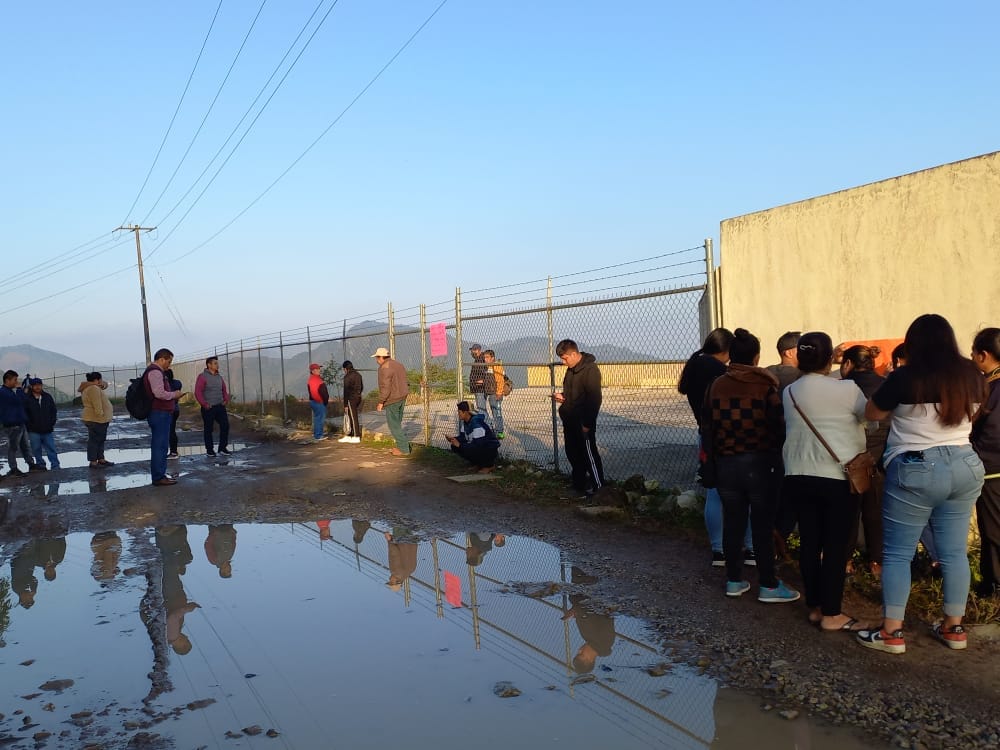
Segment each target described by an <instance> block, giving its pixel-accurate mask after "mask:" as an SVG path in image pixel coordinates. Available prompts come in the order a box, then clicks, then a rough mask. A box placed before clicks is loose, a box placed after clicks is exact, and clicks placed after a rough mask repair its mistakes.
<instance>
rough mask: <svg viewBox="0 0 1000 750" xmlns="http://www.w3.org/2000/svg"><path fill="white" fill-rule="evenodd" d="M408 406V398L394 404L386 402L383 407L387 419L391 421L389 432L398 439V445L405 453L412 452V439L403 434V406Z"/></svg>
mask: <svg viewBox="0 0 1000 750" xmlns="http://www.w3.org/2000/svg"><path fill="white" fill-rule="evenodd" d="M405 406H406V399H403V400H402V401H397V402H396V403H394V404H386V405H385V406H383V407H382V408H383V409H384V410H385V421H386V422H388V423H389V432H391V433H392V437H393V439H394V440H395V441H396V447H397V448H399V450H400V451H402V452H403V453H409V452H410V441H409V440H407V439H406V435H404V434H403V407H405Z"/></svg>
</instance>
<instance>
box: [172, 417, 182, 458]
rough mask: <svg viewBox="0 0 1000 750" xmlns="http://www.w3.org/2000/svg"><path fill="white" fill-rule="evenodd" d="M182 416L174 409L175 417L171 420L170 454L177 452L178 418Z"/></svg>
mask: <svg viewBox="0 0 1000 750" xmlns="http://www.w3.org/2000/svg"><path fill="white" fill-rule="evenodd" d="M180 415H181V413H180V411H179V410H177V409H174V417H173V419H171V420H170V452H171V453H176V452H177V418H178V417H179V416H180Z"/></svg>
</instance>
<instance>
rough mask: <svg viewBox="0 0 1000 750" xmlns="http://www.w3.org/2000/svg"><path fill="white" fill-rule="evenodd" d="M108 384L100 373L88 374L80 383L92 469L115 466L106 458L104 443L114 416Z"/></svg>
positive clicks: (88, 458) (82, 416)
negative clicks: (107, 390)
mask: <svg viewBox="0 0 1000 750" xmlns="http://www.w3.org/2000/svg"><path fill="white" fill-rule="evenodd" d="M107 387H108V384H107V383H105V382H104V378H103V377H101V373H99V372H88V373H87V379H86V380H85V381H84V382H82V383H80V388H79V391H80V401H82V402H83V413H82V414H81V415H80V418H81V419H82V420H83V423H84V424H85V425H86V426H87V460H88V461H89V462H90V467H91V468H97V467H98V466H114V464H113V463H111V461H108V460H106V459H105V458H104V443H105V442H107V439H108V425H109V424H111V418H112V417H113V416H114V407H113V406H112V405H111V399H109V398H108V394H107V393H106V392H105V390H106V389H107Z"/></svg>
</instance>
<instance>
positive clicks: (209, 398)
mask: <svg viewBox="0 0 1000 750" xmlns="http://www.w3.org/2000/svg"><path fill="white" fill-rule="evenodd" d="M194 397H195V399H196V400H197V401H198V403H199V404H200V405H201V421H202V422H203V423H204V425H205V453H206V454H207V455H209V456H214V455H215V450H214V449H213V440H212V438H213V434H212V433H213V432H214V431H215V423H216V422H218V423H219V453H223V454H225V455H227V456H228V455H229V448H228V445H229V414H228V413H227V412H226V404H228V403H229V390H228V389H227V388H226V381H225V380H223V379H222V376H221V375H220V374H219V358H218V357H209V358H208V359H206V360H205V370H204V372H202V373H201V374H200V375H199V376H198V379H197V380H196V381H195V383H194Z"/></svg>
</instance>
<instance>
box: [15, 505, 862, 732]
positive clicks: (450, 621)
mask: <svg viewBox="0 0 1000 750" xmlns="http://www.w3.org/2000/svg"><path fill="white" fill-rule="evenodd" d="M237 534H238V536H239V540H240V546H239V550H240V552H239V558H236V557H235V555H236V550H237V545H236V541H237ZM202 540H204V543H203V544H204V550H205V554H204V556H202V555H201V554H200V553H199V554H198V555H197V556H196V555H194V554H193V553H192V547H194V549H197V544H199V543H201V541H202ZM7 559H9V561H10V567H11V577H12V578H16V579H17V581H18V584H17V588H18V589H19V593H18V595H19V596H20V591H25V592H27V591H30V592H31V594H30V600H31V601H32V603H37V605H38V606H34V607H31V608H30V609H29V608H25V607H24V606H21V607H15V608H14V609H13V610H12V612H11V616H10V621H11V622H10V627H9V631H8V644H7V646H6V649H5V650H4V652H3V662H4V664H5V665H20V666H17V667H7V666H5V667H4V669H3V672H2V674H3V679H2V680H0V705H4V706H7V705H10V706H15V705H16V706H17V707H19V708H23V709H25V711H26V712H28V713H30V714H31V715H32V717H33V720H34V721H35V722H38V723H39V724H40V725H42V726H43V727H44V729H46V730H47V731H54V736H55V735H57V734H58V733H60V732H67V733H66V734H64V735H63V736H62V737H61V738H60V739H59V740H58V741H57V740H55V739H50V744H49V747H57V746H58V747H67V748H70V747H73V748H75V747H81V746H84V745H86V744H88V742H91V741H95V740H96V739H97V738H101V741H102V743H103V746H104V747H108V748H110V747H124V746H125V745H126V744H127V742H128V740H129V738H130V736H131V735H133V734H134V733H135V732H137V731H140V730H141V731H147V732H158V733H160V734H162V735H163V736H165V737H168V738H170V739H171V740H172V741H173V742H174V744H175V746H176V747H195V746H202V745H205V746H212V747H215V746H221V745H223V744H226V743H225V742H224V739H225V738H226V736H227V734H226V733H227V732H230V733H232V734H231V735H229V736H237V735H240V734H241V733H242V728H243V727H247V726H251V725H254V724H257V725H260V726H261V727H262V728H264V729H269V728H270V729H273V730H274V731H275V732H277V733H278V734H279V735H280V736H281V737H282V738H283V741H282V744H283V746H286V747H304V748H305V747H327V746H330V739H329V738H330V726H331V724H333V725H336V727H337V737H338V744H339V745H340V746H344V747H356V748H367V747H384V746H386V745H387V744H390V745H391V744H403V743H405V744H406V745H407V746H408V747H409V748H412V749H413V750H418V749H419V748H434V750H442V749H443V748H450V747H456V746H458V745H461V744H464V742H465V741H464V740H461V739H459V738H467V737H476V738H477V739H476V743H475V744H476V745H477V750H487V749H488V748H504V749H505V750H506V749H507V748H508V747H509V745H510V744H512V743H514V744H520V745H523V746H526V747H542V746H545V747H547V746H550V745H552V744H556V743H561V744H565V743H570V744H572V745H575V746H579V747H616V748H626V749H627V748H649V747H669V748H706V747H709V746H711V745H712V744H713V738H715V737H716V736H717V735H718V734H719V733H720V731H721V730H722V728H723V727H726V728H728V730H727V731H732V729H733V728H736V731H735V732H733V733H734V734H736V735H737V736H738V738H739V739H740V741H741V742H742V743H743V744H742V745H741V747H745V746H747V745H748V744H749V745H750V746H753V745H754V744H755V742H756V738H758V737H760V736H769V737H770V740H769V744H771V745H772V746H773V747H776V748H781V747H788V748H790V747H792V746H793V745H792V743H793V741H794V740H793V736H792V735H793V731H799V732H805V733H806V735H808V737H807V739H808V740H809V741H810V742H811V744H812V747H813V748H817V749H818V748H823V747H831V748H832V747H833V746H834V742H832V741H831V742H829V743H824V742H823V741H822V740H823V739H824V737H823V736H822V734H821V733H817V732H816V731H814V730H813V729H812V728H810V726H809V725H808V723H806V722H805V720H804V719H800V720H797V721H796V722H784V721H782V720H773V719H771V718H770V717H769V716H766V715H761V714H760V712H759V710H758V709H757V707H756V702H754V701H750V702H749V705H742V704H740V706H739V707H735V708H734V707H733V705H732V702H731V701H730V702H727V701H721V700H718V699H717V698H718V695H717V694H718V689H717V685H716V683H715V682H714V681H713V680H711V679H710V678H709V677H707V676H705V675H702V674H700V673H699V672H698V671H697V670H694V669H691V668H689V667H686V666H685V665H683V664H674V663H670V661H669V659H668V658H667V656H665V654H664V653H663V652H662V651H661V650H660V649H659V648H658V647H657V646H655V645H653V643H651V639H650V638H649V637H648V636H649V634H648V632H647V630H646V626H645V625H644V624H643V623H642V622H640V621H638V620H635V619H633V618H630V617H627V616H625V615H622V614H620V613H617V612H609V611H605V610H604V609H602V608H601V607H599V606H598V605H597V604H596V598H595V597H594V595H593V592H592V586H593V584H594V583H596V579H595V578H594V577H593V576H589V575H587V574H586V572H585V571H583V570H581V569H580V568H579V567H575V566H573V564H572V561H571V560H569V559H568V558H567V557H566V556H565V555H564V554H563V553H561V552H560V551H559V550H558V549H556V548H555V547H552V546H550V545H548V544H544V543H541V542H538V541H535V540H533V539H529V538H526V537H517V536H504V535H503V534H501V533H496V532H488V533H487V532H469V533H460V534H454V535H452V536H449V537H446V538H444V537H443V538H431V539H426V538H420V537H419V536H417V535H416V534H415V533H414V530H413V529H411V528H407V527H405V526H403V525H395V526H391V525H388V524H384V523H381V522H379V521H372V520H368V519H354V520H349V519H343V520H319V521H314V522H309V523H302V524H294V525H282V526H267V525H241V526H239V527H234V526H232V525H228V524H222V525H214V526H208V527H205V526H187V527H186V526H179V525H176V526H161V527H158V528H156V529H147V530H143V529H136V530H131V531H129V532H127V533H125V534H124V535H122V534H120V533H118V532H114V531H107V532H103V533H99V534H95V535H93V536H91V535H89V534H72V535H69V536H66V537H60V536H59V535H58V534H55V533H54V534H50V535H49V536H48V537H46V538H45V539H38V540H31V541H29V542H28V543H27V544H23V543H22V544H21V545H19V546H17V547H16V548H14V549H10V550H7V549H0V560H7ZM234 560H235V561H237V562H238V569H239V572H238V574H237V575H233V567H234ZM38 568H41V569H42V571H43V572H42V575H41V578H43V579H49V580H48V581H45V582H43V583H42V584H41V586H40V588H41V592H40V593H39V583H38V580H37V575H38V574H37V569H38ZM57 568H58V575H55V572H56V569H57ZM49 571H52V573H51V578H50V575H49ZM0 574H2V571H0ZM386 584H388V586H387V585H386ZM399 592H402V594H403V595H402V596H400V593H399ZM137 610H138V617H137ZM95 615H96V616H95ZM140 621H141V625H142V626H144V627H137V625H139V622H140ZM108 626H110V627H108ZM151 647H152V667H151V666H150V652H151ZM111 655H113V658H109V657H110V656H111ZM53 678H67V679H70V680H73V681H74V682H73V684H72V685H71V686H70V687H68V688H66V689H65V692H64V693H63V695H62V697H61V699H60V700H58V701H51V698H50V697H49V696H47V695H46V694H44V691H43V694H40V693H39V689H38V686H39V685H42V684H43V683H47V681H50V680H53ZM500 681H509V682H511V683H513V684H514V685H515V686H516V687H517V688H518V690H520V691H521V695H520V696H519V697H517V698H512V699H501V698H498V697H496V696H494V694H493V687H494V685H495V684H496V683H497V682H500ZM49 703H51V705H52V706H53V708H52V709H51V710H48V709H47V710H45V711H42V710H40V707H41V706H43V705H45V704H49ZM386 706H391V707H392V708H391V717H392V718H391V721H387V720H386ZM81 711H92V712H93V717H94V718H93V723H92V724H89V725H88V726H87V727H80V726H79V722H74V719H73V714H74V713H76V714H79V712H81ZM735 711H739V712H740V713H739V715H738V716H736V718H735V719H734V718H733V717H734V714H733V713H732V712H735ZM102 712H104V713H103V714H102ZM2 713H4V714H6V715H7V718H6V719H0V743H2V742H3V741H4V740H5V739H6V738H8V737H23V736H24V735H23V733H22V732H21V730H20V728H19V727H18V726H17V724H16V722H14V720H13V719H12V718H11V716H12V714H11V712H9V711H3V712H2ZM793 725H794V727H793ZM42 726H40V727H39V728H42ZM501 726H502V727H503V728H504V730H503V731H499V732H498V731H494V730H495V728H496V727H501ZM66 727H78V728H74V729H71V730H66ZM373 727H378V731H377V732H373V730H372V728H373ZM33 731H37V729H36V730H33ZM765 733H766V734H765ZM119 739H120V742H119V744H115V742H118V741H119ZM835 739H836V746H837V747H838V748H840V749H841V750H848V749H849V748H852V747H858V746H859V745H857V744H856V743H854V742H853V741H852V738H851V737H850V736H849V735H846V734H845V733H842V734H841V735H840V736H838V737H836V738H835ZM246 741H248V742H249V741H250V739H249V738H248V739H247V740H246ZM261 741H263V739H262V740H261ZM59 742H62V743H63V744H58V743H59ZM267 746H270V745H267ZM276 746H277V745H276ZM725 746H729V747H735V746H736V745H728V744H727V745H725Z"/></svg>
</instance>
